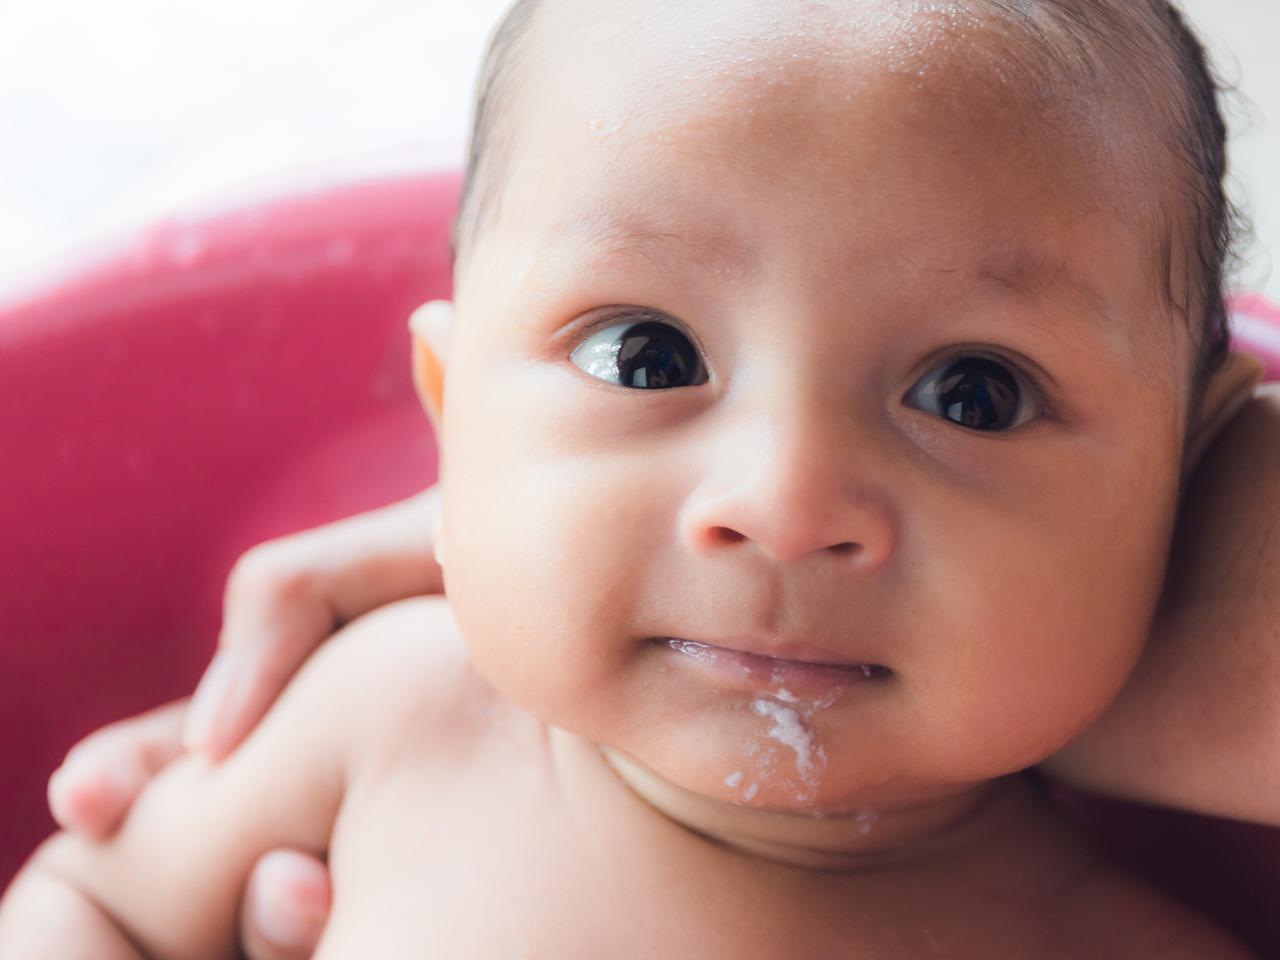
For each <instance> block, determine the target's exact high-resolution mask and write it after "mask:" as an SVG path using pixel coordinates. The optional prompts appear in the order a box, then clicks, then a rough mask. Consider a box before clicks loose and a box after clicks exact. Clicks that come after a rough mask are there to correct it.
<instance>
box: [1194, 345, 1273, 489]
mask: <svg viewBox="0 0 1280 960" xmlns="http://www.w3.org/2000/svg"><path fill="white" fill-rule="evenodd" d="M1262 374H1263V367H1262V363H1261V361H1259V360H1258V359H1257V358H1256V357H1252V356H1250V355H1249V354H1247V353H1237V352H1235V351H1234V350H1233V351H1232V352H1231V353H1229V354H1227V359H1226V361H1225V362H1224V363H1223V364H1222V366H1221V367H1219V368H1218V369H1217V370H1215V371H1214V373H1213V375H1212V376H1211V377H1210V378H1209V382H1208V383H1207V384H1206V385H1205V388H1204V398H1203V400H1202V401H1201V403H1200V413H1199V416H1198V417H1197V419H1196V422H1195V423H1194V424H1193V425H1192V427H1191V430H1190V435H1189V437H1188V440H1187V456H1186V461H1185V462H1186V468H1187V470H1190V469H1192V468H1193V467H1195V466H1196V465H1197V464H1198V463H1199V462H1200V458H1201V457H1203V456H1204V454H1205V451H1206V450H1208V449H1209V446H1210V445H1211V444H1212V443H1213V441H1214V440H1215V439H1217V437H1218V434H1220V433H1221V432H1222V431H1223V429H1224V428H1225V427H1226V425H1227V424H1228V423H1230V422H1231V418H1232V417H1234V416H1235V415H1236V414H1237V413H1238V412H1239V411H1240V408H1241V407H1242V406H1244V405H1245V403H1247V402H1248V400H1249V398H1250V397H1251V396H1253V390H1254V388H1255V387H1256V386H1257V385H1258V384H1259V383H1260V382H1261V381H1262Z"/></svg>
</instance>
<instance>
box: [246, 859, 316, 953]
mask: <svg viewBox="0 0 1280 960" xmlns="http://www.w3.org/2000/svg"><path fill="white" fill-rule="evenodd" d="M292 859H293V858H292V856H291V855H289V854H283V853H271V854H267V856H266V857H264V858H263V860H262V863H261V865H260V866H259V868H258V877H257V878H256V879H257V881H258V884H259V886H258V887H257V889H255V890H254V891H253V894H254V896H253V898H252V899H253V912H254V920H255V921H256V923H257V926H258V930H259V932H261V934H262V935H263V936H264V937H265V938H266V939H267V940H268V941H269V942H271V943H273V944H274V945H276V946H278V947H311V946H313V945H314V943H315V940H316V938H317V937H318V935H319V928H320V926H321V924H322V923H323V921H324V917H325V914H326V912H327V909H328V893H327V889H326V888H324V885H323V884H318V883H317V882H316V879H317V878H315V877H313V876H311V873H313V872H314V871H307V870H304V869H299V868H298V866H297V865H296V864H294V863H293V862H292Z"/></svg>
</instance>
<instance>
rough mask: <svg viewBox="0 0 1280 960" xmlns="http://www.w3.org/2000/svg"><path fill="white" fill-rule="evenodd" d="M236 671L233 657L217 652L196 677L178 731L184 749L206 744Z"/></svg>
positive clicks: (200, 746)
mask: <svg viewBox="0 0 1280 960" xmlns="http://www.w3.org/2000/svg"><path fill="white" fill-rule="evenodd" d="M238 672H239V671H238V670H237V669H236V664H235V662H234V658H233V657H232V656H230V655H229V654H226V653H219V654H218V655H217V656H215V657H214V658H213V662H212V663H211V664H209V668H208V669H207V670H206V671H205V673H204V676H203V677H201V678H200V685H199V686H198V687H196V693H195V696H194V697H192V698H191V710H190V712H189V713H188V714H187V723H186V727H185V729H184V730H183V734H182V742H183V743H184V744H186V747H187V749H188V750H191V751H197V750H201V749H204V748H206V747H207V746H208V741H209V737H210V735H212V733H213V731H214V729H215V727H216V725H217V723H218V721H219V719H220V715H221V714H222V712H223V710H224V709H225V708H226V705H227V702H228V700H230V697H231V691H232V687H233V685H234V683H235V680H236V674H237V673H238Z"/></svg>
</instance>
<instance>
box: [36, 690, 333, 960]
mask: <svg viewBox="0 0 1280 960" xmlns="http://www.w3.org/2000/svg"><path fill="white" fill-rule="evenodd" d="M189 703H190V701H189V700H178V701H175V702H173V703H170V704H167V705H165V706H163V707H157V708H156V709H154V710H150V711H148V712H147V713H144V714H141V715H139V716H136V717H131V718H129V719H128V720H121V721H119V722H118V723H113V724H111V725H109V726H106V727H103V728H102V729H101V730H98V731H96V732H95V733H92V734H90V735H89V736H88V737H86V738H85V739H84V740H82V741H80V743H78V744H77V745H76V746H75V747H74V748H72V750H71V752H70V753H69V754H67V759H66V760H65V761H64V762H63V765H62V766H61V767H60V768H59V769H58V771H57V772H56V773H54V775H53V777H52V778H50V780H49V807H50V809H51V810H52V811H53V815H54V817H55V818H56V819H57V821H58V822H59V824H61V825H62V827H64V828H65V829H67V830H72V831H74V832H76V833H79V834H81V835H86V836H90V837H94V838H98V839H102V838H106V837H108V836H110V835H111V834H112V833H113V832H114V831H115V829H116V827H117V826H118V825H119V823H120V821H121V819H122V818H123V816H124V813H125V812H126V811H127V810H128V808H129V807H130V806H131V805H132V803H133V800H134V798H135V797H136V796H137V794H138V793H139V792H140V791H141V790H142V788H143V787H144V786H146V784H147V782H148V781H149V780H150V779H151V778H152V777H153V776H154V775H155V774H156V773H158V772H159V771H160V770H161V769H162V768H163V767H164V766H165V765H166V764H168V763H169V762H170V761H171V760H173V759H174V758H176V757H177V756H179V755H180V754H182V753H183V752H184V747H183V745H182V724H183V720H184V717H185V714H186V711H187V708H188V704H189ZM329 904H330V887H329V872H328V869H327V868H326V867H325V865H324V863H323V862H322V861H321V860H320V859H318V858H317V857H314V856H312V855H310V854H307V853H304V852H301V851H297V850H286V849H282V850H273V851H271V852H270V853H267V854H265V855H264V856H262V857H261V858H260V859H259V860H258V862H257V863H256V864H255V865H254V868H253V871H252V873H251V874H250V877H249V882H248V883H247V884H246V886H245V893H244V897H243V899H242V900H241V903H240V942H241V946H242V948H243V950H244V953H245V956H247V957H248V960H307V958H309V957H310V956H311V954H312V953H313V952H314V951H315V948H316V945H317V944H318V943H319V940H320V934H321V932H322V931H323V929H324V924H325V921H326V920H327V919H328V916H329Z"/></svg>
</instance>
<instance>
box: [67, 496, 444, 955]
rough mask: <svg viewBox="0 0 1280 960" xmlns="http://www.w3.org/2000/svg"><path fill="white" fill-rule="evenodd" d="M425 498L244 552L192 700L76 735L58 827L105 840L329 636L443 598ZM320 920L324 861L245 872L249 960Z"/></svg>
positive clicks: (236, 730) (303, 942) (325, 902)
mask: <svg viewBox="0 0 1280 960" xmlns="http://www.w3.org/2000/svg"><path fill="white" fill-rule="evenodd" d="M439 507H440V503H439V493H438V491H437V490H436V489H435V488H434V487H433V488H430V489H428V490H426V491H424V492H423V493H421V494H418V495H416V496H414V497H412V498H410V499H409V500H405V501H403V502H401V503H398V504H393V505H392V506H389V507H385V508H383V509H381V510H375V511H372V512H370V513H366V514H361V515H360V516H357V517H352V518H350V519H347V520H342V521H339V522H337V523H333V524H329V525H328V526H324V527H319V528H317V529H315V530H308V531H305V532H303V533H299V534H294V535H292V536H288V537H283V538H281V539H279V540H273V541H270V542H268V543H265V544H262V545H260V546H257V547H254V548H253V549H252V550H250V551H249V552H248V553H246V554H245V555H244V556H243V557H242V558H241V559H240V561H239V562H238V563H237V564H236V566H235V568H234V569H233V571H232V573H231V577H230V579H229V580H228V584H227V590H226V595H225V600H224V614H223V627H222V632H221V634H220V635H219V638H218V652H217V654H216V656H215V657H214V660H213V663H211V664H210V666H209V668H208V669H207V670H206V672H205V676H204V678H203V679H202V680H201V682H200V686H199V688H198V689H197V691H196V696H195V697H194V698H193V699H192V700H180V701H176V702H174V703H171V704H167V705H166V706H163V707H158V708H156V709H154V710H151V711H148V712H147V713H144V714H141V715H140V716H137V717H133V718H130V719H128V720H122V721H119V722H117V723H113V724H110V725H109V726H106V727H104V728H102V729H101V730H98V731H96V732H95V733H92V734H90V735H89V736H88V737H86V738H85V739H84V740H82V741H80V743H78V744H76V746H75V747H73V748H72V749H71V751H70V752H69V753H68V754H67V757H66V759H65V760H64V762H63V764H62V766H61V767H59V768H58V770H57V771H55V773H54V774H53V776H52V777H51V778H50V780H49V807H50V810H51V811H52V812H53V815H54V818H55V819H56V820H57V821H58V823H59V824H60V825H61V826H62V827H63V828H64V829H66V830H70V831H72V832H75V833H79V834H81V835H84V836H88V837H92V838H96V839H104V838H106V837H109V836H111V834H112V833H114V832H115V830H116V828H117V827H118V826H119V824H120V822H121V821H122V820H123V818H124V815H125V813H126V812H127V811H128V809H129V807H130V806H131V805H132V804H133V801H134V799H135V798H136V797H137V795H138V793H139V792H141V790H142V789H143V787H145V786H146V784H147V783H148V781H150V779H151V778H152V777H153V776H155V774H156V773H157V772H159V771H160V770H161V769H162V768H163V767H164V766H165V765H167V764H168V763H169V762H170V761H171V760H173V759H174V758H175V757H177V756H179V755H180V754H182V753H183V752H184V751H185V750H187V749H191V750H196V751H200V752H203V753H205V754H206V755H207V756H209V757H210V758H211V759H213V760H218V759H221V758H222V757H224V756H226V755H227V754H228V753H230V752H231V750H233V749H234V748H235V746H236V745H237V744H238V743H239V742H240V741H241V740H243V739H244V737H245V735H246V734H247V733H248V732H249V731H250V730H251V729H252V728H253V727H254V725H256V724H257V722H258V721H259V720H260V719H261V718H262V716H263V714H265V713H266V711H267V709H268V708H269V707H270V706H271V703H272V702H273V701H274V700H275V698H276V696H277V694H279V692H280V691H281V690H282V689H283V688H284V686H285V685H286V684H287V683H288V682H289V680H290V678H291V677H292V676H293V674H294V673H295V672H296V671H297V669H298V667H299V666H301V664H302V662H303V661H304V660H306V658H307V657H308V656H309V655H310V654H311V653H312V651H313V650H314V649H315V648H316V647H317V646H319V645H320V644H321V643H322V642H323V641H324V640H325V639H326V638H327V637H328V636H329V635H330V634H332V633H333V632H334V631H335V630H336V629H337V628H338V627H340V626H342V625H343V624H344V623H346V622H348V621H349V620H353V619H355V618H356V617H358V616H360V615H361V614H363V613H366V612H368V611H370V610H373V609H374V608H376V607H379V606H382V605H384V604H386V603H390V602H392V601H394V600H400V599H404V598H406V597H411V596H417V595H419V594H425V593H439V592H440V591H441V590H442V589H443V575H442V573H441V570H440V565H439V563H438V561H437V560H436V558H435V556H434V551H433V544H434V542H435V534H436V529H437V524H438V517H439ZM328 910H329V876H328V871H327V869H326V868H325V866H324V864H323V863H321V862H320V861H319V860H318V859H316V858H315V857H312V856H310V855H308V854H305V853H302V852H299V851H290V850H277V851H272V852H270V853H268V854H266V855H264V856H263V857H262V858H261V859H260V860H259V861H258V863H257V865H256V866H255V868H254V871H253V873H252V875H251V877H250V880H249V883H248V884H247V886H246V890H245V897H244V900H243V902H242V904H241V912H240V916H241V937H242V943H243V946H244V948H245V950H246V953H247V955H248V956H249V958H250V960H304V958H306V957H309V956H310V955H311V953H312V951H313V950H314V948H315V945H316V943H317V942H318V940H319V936H320V931H321V930H322V929H323V926H324V922H325V920H326V919H327V916H328Z"/></svg>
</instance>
